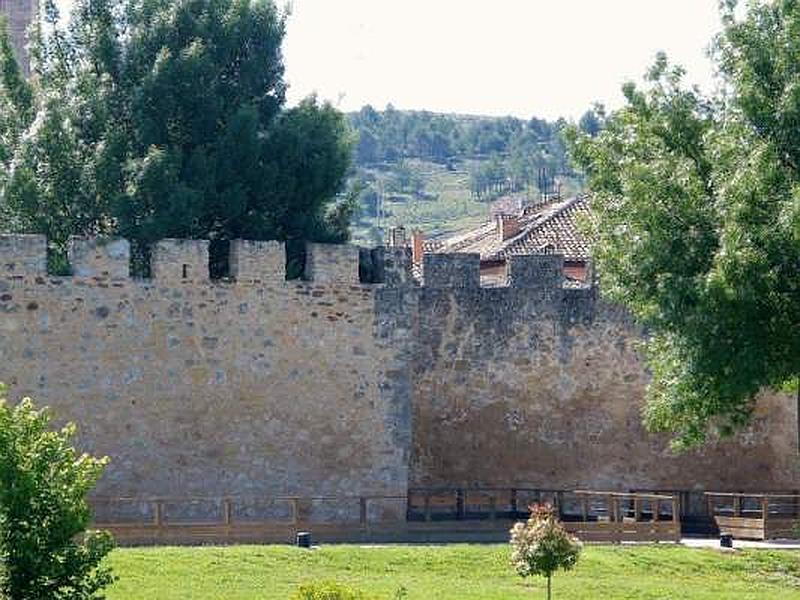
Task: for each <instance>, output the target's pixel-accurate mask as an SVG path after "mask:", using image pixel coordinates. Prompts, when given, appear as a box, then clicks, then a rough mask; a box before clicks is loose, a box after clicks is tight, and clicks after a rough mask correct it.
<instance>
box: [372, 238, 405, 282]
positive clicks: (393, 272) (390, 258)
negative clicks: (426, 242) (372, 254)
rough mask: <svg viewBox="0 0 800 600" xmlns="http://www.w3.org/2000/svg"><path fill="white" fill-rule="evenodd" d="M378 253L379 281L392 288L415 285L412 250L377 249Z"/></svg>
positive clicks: (400, 248) (402, 248)
mask: <svg viewBox="0 0 800 600" xmlns="http://www.w3.org/2000/svg"><path fill="white" fill-rule="evenodd" d="M376 251H377V252H379V253H380V257H379V260H377V261H376V262H377V263H378V264H379V265H380V273H379V274H378V276H379V279H378V280H379V281H381V282H383V283H385V284H386V285H390V286H405V285H412V284H413V282H414V277H413V275H412V273H411V249H410V248H406V247H399V248H377V249H376Z"/></svg>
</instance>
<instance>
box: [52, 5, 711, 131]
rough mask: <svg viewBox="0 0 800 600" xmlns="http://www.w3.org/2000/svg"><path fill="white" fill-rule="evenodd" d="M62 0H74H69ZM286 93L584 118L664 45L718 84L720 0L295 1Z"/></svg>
mask: <svg viewBox="0 0 800 600" xmlns="http://www.w3.org/2000/svg"><path fill="white" fill-rule="evenodd" d="M62 1H63V2H64V3H65V4H66V2H68V1H69V0H62ZM292 5H293V8H292V16H291V18H290V21H289V29H288V33H287V37H286V41H285V46H284V49H285V58H286V67H287V72H286V75H287V80H288V82H289V84H290V86H291V87H290V100H291V101H293V102H294V101H296V100H297V99H299V98H301V97H303V96H305V95H307V94H309V93H311V92H317V93H318V95H319V96H320V97H322V98H325V99H329V100H331V101H333V102H334V103H335V104H337V105H338V106H339V107H340V108H342V109H344V110H353V109H356V108H359V107H360V106H361V105H363V104H365V103H371V104H373V105H374V106H376V107H379V108H381V107H383V106H385V104H386V103H387V102H392V103H393V104H394V105H395V106H396V107H397V108H403V109H429V110H435V111H447V112H450V111H452V112H461V113H471V114H491V115H506V114H513V115H517V116H520V117H530V116H532V115H536V116H542V117H548V118H555V117H557V116H560V115H563V116H567V117H576V116H579V115H580V114H581V113H582V112H583V111H584V110H585V109H586V108H587V107H588V106H589V105H590V104H591V103H592V102H594V101H596V100H597V101H601V102H604V103H605V104H607V105H609V106H612V107H613V106H615V105H618V104H619V103H620V101H621V97H620V93H619V89H620V86H621V84H622V83H623V82H624V81H626V80H629V79H634V80H637V79H639V78H640V76H641V75H642V73H644V71H645V69H646V68H647V66H648V65H649V64H650V62H651V61H652V59H653V57H654V55H655V53H656V52H657V51H659V50H665V51H666V52H667V53H668V54H669V55H670V56H671V57H672V58H673V59H674V60H675V61H676V62H680V63H682V64H683V65H684V66H686V67H687V69H688V72H689V80H690V81H692V82H695V83H699V84H701V85H703V86H710V81H711V64H710V62H709V61H708V59H707V58H706V56H705V49H706V47H707V46H708V44H709V42H710V40H711V37H712V36H713V34H714V33H715V32H716V31H717V30H718V29H719V18H718V14H717V0H491V1H487V0H294V1H293V2H292Z"/></svg>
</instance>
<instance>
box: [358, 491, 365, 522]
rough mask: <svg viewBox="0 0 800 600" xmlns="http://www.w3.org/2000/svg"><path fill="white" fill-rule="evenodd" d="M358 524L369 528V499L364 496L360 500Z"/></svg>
mask: <svg viewBox="0 0 800 600" xmlns="http://www.w3.org/2000/svg"><path fill="white" fill-rule="evenodd" d="M358 522H359V523H360V524H361V527H366V526H367V499H366V498H364V497H363V496H362V497H361V498H359V499H358Z"/></svg>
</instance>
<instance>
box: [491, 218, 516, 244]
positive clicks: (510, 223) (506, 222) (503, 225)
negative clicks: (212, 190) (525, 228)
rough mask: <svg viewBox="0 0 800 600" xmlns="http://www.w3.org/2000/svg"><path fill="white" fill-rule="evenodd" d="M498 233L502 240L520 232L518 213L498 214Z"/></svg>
mask: <svg viewBox="0 0 800 600" xmlns="http://www.w3.org/2000/svg"><path fill="white" fill-rule="evenodd" d="M496 222H497V235H499V236H500V239H501V240H502V241H505V240H507V239H509V238H512V237H514V236H515V235H517V234H518V233H519V232H520V225H519V217H517V216H516V215H497V217H496Z"/></svg>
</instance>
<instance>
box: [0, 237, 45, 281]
mask: <svg viewBox="0 0 800 600" xmlns="http://www.w3.org/2000/svg"><path fill="white" fill-rule="evenodd" d="M46 274H47V238H46V237H45V236H43V235H37V234H16V233H15V234H2V235H0V275H11V276H23V275H46Z"/></svg>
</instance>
